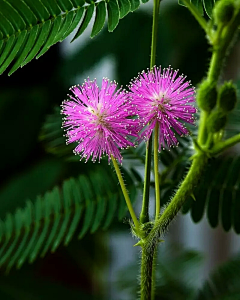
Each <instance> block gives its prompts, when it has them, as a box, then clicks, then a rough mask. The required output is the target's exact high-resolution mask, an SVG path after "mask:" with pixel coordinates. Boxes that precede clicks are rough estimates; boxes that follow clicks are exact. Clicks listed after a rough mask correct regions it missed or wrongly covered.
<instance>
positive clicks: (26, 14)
mask: <svg viewBox="0 0 240 300" xmlns="http://www.w3.org/2000/svg"><path fill="white" fill-rule="evenodd" d="M7 1H8V3H9V4H10V5H11V6H12V7H13V8H14V9H15V11H16V10H17V11H18V12H19V14H20V15H21V16H22V18H23V20H24V22H25V23H26V24H27V25H28V26H31V25H36V24H37V18H36V16H35V15H34V14H33V13H32V11H31V10H30V8H29V7H28V6H27V5H26V3H25V2H23V1H16V0H7Z"/></svg>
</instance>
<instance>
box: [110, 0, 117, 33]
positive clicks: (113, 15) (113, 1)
mask: <svg viewBox="0 0 240 300" xmlns="http://www.w3.org/2000/svg"><path fill="white" fill-rule="evenodd" d="M107 10H108V31H110V32H112V31H113V30H114V29H115V28H116V27H117V25H118V22H119V17H120V16H119V7H118V3H117V0H110V1H109V2H108V3H107Z"/></svg>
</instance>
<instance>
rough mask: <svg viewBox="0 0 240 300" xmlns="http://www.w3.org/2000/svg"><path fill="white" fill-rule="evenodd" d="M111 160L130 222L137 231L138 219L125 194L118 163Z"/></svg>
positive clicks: (113, 159) (126, 193) (125, 190)
mask: <svg viewBox="0 0 240 300" xmlns="http://www.w3.org/2000/svg"><path fill="white" fill-rule="evenodd" d="M111 158H112V162H113V165H114V168H115V170H116V173H117V177H118V180H119V183H120V186H121V189H122V192H123V196H124V198H125V201H126V203H127V207H128V210H129V213H130V215H131V217H132V220H133V223H134V225H135V227H136V229H138V228H139V223H138V219H137V217H136V215H135V212H134V210H133V207H132V203H131V200H130V198H129V196H128V192H127V189H126V186H125V184H124V181H123V178H122V174H121V171H120V169H119V166H118V163H117V161H116V159H115V158H114V157H113V156H112V155H111Z"/></svg>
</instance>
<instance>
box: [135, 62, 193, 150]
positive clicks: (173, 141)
mask: <svg viewBox="0 0 240 300" xmlns="http://www.w3.org/2000/svg"><path fill="white" fill-rule="evenodd" d="M177 75H178V70H177V71H173V69H172V68H170V67H169V68H167V69H163V71H162V70H161V67H159V68H157V67H153V68H152V69H151V70H149V71H148V72H147V73H146V72H144V71H143V72H142V73H141V74H140V75H139V76H138V77H137V78H135V79H134V80H133V81H132V83H131V85H130V91H131V92H130V93H129V96H131V98H132V99H133V103H134V104H135V105H136V106H137V108H138V113H137V114H138V115H139V120H140V122H141V123H142V125H143V127H144V129H143V131H142V134H141V136H142V137H144V138H145V139H146V140H147V139H149V137H150V135H151V133H152V131H153V129H154V128H155V126H156V124H159V151H160V150H161V148H163V149H165V147H166V146H167V147H171V146H175V145H178V140H177V138H176V136H175V133H177V134H179V135H180V136H184V135H188V134H189V131H188V129H187V128H186V127H185V124H184V123H185V122H186V123H190V124H193V123H194V113H196V108H195V107H193V106H192V105H191V104H192V103H194V102H195V90H194V88H193V87H192V86H191V84H190V82H189V81H185V78H186V77H184V76H183V75H181V76H177Z"/></svg>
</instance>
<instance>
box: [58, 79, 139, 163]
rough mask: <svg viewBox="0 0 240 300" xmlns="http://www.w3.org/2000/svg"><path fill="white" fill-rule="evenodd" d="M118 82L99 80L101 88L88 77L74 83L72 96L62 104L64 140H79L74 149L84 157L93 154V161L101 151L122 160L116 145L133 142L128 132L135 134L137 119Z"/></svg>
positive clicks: (70, 141)
mask: <svg viewBox="0 0 240 300" xmlns="http://www.w3.org/2000/svg"><path fill="white" fill-rule="evenodd" d="M116 88H117V84H116V83H115V82H109V80H108V79H106V78H104V79H103V80H102V88H101V89H100V88H99V87H98V86H97V83H96V80H94V81H90V80H89V79H88V80H87V81H85V82H84V84H83V85H82V86H73V87H72V88H71V89H70V90H71V91H72V92H73V94H74V96H71V95H69V97H70V100H65V101H64V102H63V104H62V111H61V113H62V114H64V115H66V117H64V118H63V127H64V128H65V131H66V132H67V133H66V137H67V144H69V143H73V142H78V146H77V147H76V148H75V150H74V153H75V154H79V155H80V158H81V159H82V158H83V157H84V158H85V159H86V161H87V160H88V159H89V158H90V156H92V160H93V161H94V162H95V161H96V160H97V158H98V159H99V161H100V159H101V158H102V155H103V154H106V155H107V156H108V158H109V159H108V161H109V162H110V158H111V155H112V156H113V157H114V158H116V159H118V161H119V162H120V163H121V161H122V156H121V154H120V151H119V148H126V147H129V146H134V144H133V143H132V142H131V141H129V140H128V139H127V136H134V137H137V129H136V128H137V127H138V126H136V125H137V123H138V120H137V119H135V120H134V119H132V118H130V117H132V116H133V115H134V114H135V113H136V112H135V111H136V109H135V108H134V106H133V105H132V104H131V101H130V100H129V97H128V96H127V92H126V91H124V90H122V89H118V90H117V91H116Z"/></svg>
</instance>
